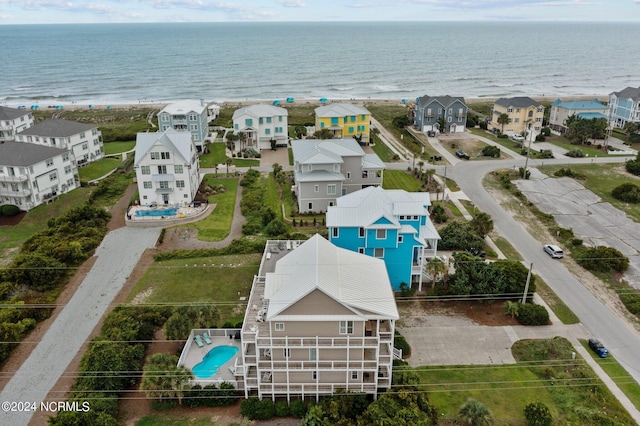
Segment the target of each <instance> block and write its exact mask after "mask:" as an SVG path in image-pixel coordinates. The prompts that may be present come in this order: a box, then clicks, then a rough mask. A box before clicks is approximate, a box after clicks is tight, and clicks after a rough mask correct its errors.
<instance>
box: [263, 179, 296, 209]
mask: <svg viewBox="0 0 640 426" xmlns="http://www.w3.org/2000/svg"><path fill="white" fill-rule="evenodd" d="M289 188H290V185H288V184H284V185H283V189H282V197H280V190H279V188H278V183H277V182H276V181H275V179H273V173H269V178H268V179H267V180H266V188H265V195H264V196H265V199H264V202H265V204H266V205H268V206H269V207H271V208H272V209H273V211H274V212H276V214H277V215H278V217H282V205H283V204H284V211H285V215H286V216H287V217H288V218H289V219H290V218H291V209H292V206H293V198H292V197H291V191H289Z"/></svg>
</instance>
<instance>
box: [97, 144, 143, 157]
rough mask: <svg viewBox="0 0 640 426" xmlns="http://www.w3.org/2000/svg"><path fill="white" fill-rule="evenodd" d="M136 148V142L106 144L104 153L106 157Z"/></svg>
mask: <svg viewBox="0 0 640 426" xmlns="http://www.w3.org/2000/svg"><path fill="white" fill-rule="evenodd" d="M135 146H136V141H126V142H107V143H105V144H104V153H105V154H107V155H110V154H118V153H120V152H128V151H131V150H132V149H133V148H135Z"/></svg>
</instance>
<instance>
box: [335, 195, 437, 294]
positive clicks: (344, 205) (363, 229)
mask: <svg viewBox="0 0 640 426" xmlns="http://www.w3.org/2000/svg"><path fill="white" fill-rule="evenodd" d="M430 205H431V201H430V198H429V193H427V192H407V191H404V190H385V189H382V188H381V187H373V186H371V187H368V188H365V189H361V190H359V191H356V192H353V193H350V194H347V195H344V196H342V197H339V198H338V199H336V205H335V206H332V207H329V208H328V209H327V227H328V228H329V241H331V242H332V243H333V244H335V245H336V246H338V247H342V248H345V249H348V250H351V251H355V252H358V253H363V254H366V255H368V256H372V257H376V258H380V259H383V260H384V262H385V264H386V266H387V272H388V274H389V280H390V281H391V286H392V287H393V289H394V290H400V286H401V284H402V283H406V284H407V285H410V286H412V287H413V288H416V289H417V290H418V291H421V290H422V280H423V275H424V271H425V266H426V263H427V261H428V260H429V259H430V258H433V257H435V256H436V251H437V248H438V240H439V239H440V235H438V231H436V229H435V228H434V226H433V223H432V222H431V219H430V218H429V206H430Z"/></svg>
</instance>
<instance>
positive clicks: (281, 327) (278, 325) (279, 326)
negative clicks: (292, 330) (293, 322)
mask: <svg viewBox="0 0 640 426" xmlns="http://www.w3.org/2000/svg"><path fill="white" fill-rule="evenodd" d="M275 330H276V331H284V323H283V322H277V323H276V325H275Z"/></svg>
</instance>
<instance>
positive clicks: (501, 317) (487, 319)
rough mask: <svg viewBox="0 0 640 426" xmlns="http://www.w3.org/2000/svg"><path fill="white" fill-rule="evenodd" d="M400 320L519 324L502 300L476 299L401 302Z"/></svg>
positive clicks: (416, 323)
mask: <svg viewBox="0 0 640 426" xmlns="http://www.w3.org/2000/svg"><path fill="white" fill-rule="evenodd" d="M398 310H399V311H400V318H401V319H400V320H399V322H401V323H402V325H403V326H404V327H416V326H424V325H425V323H426V322H427V318H431V317H442V318H444V321H445V322H446V321H448V320H447V317H449V318H451V321H454V320H453V318H461V319H467V320H468V321H470V322H472V323H474V324H478V325H485V326H490V327H502V326H509V325H519V324H518V321H516V319H515V318H512V317H510V316H509V315H506V314H505V313H504V309H503V307H502V302H500V301H496V302H493V303H482V302H474V301H449V302H434V301H425V300H412V301H410V302H405V303H402V304H400V306H399V309H398Z"/></svg>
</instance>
